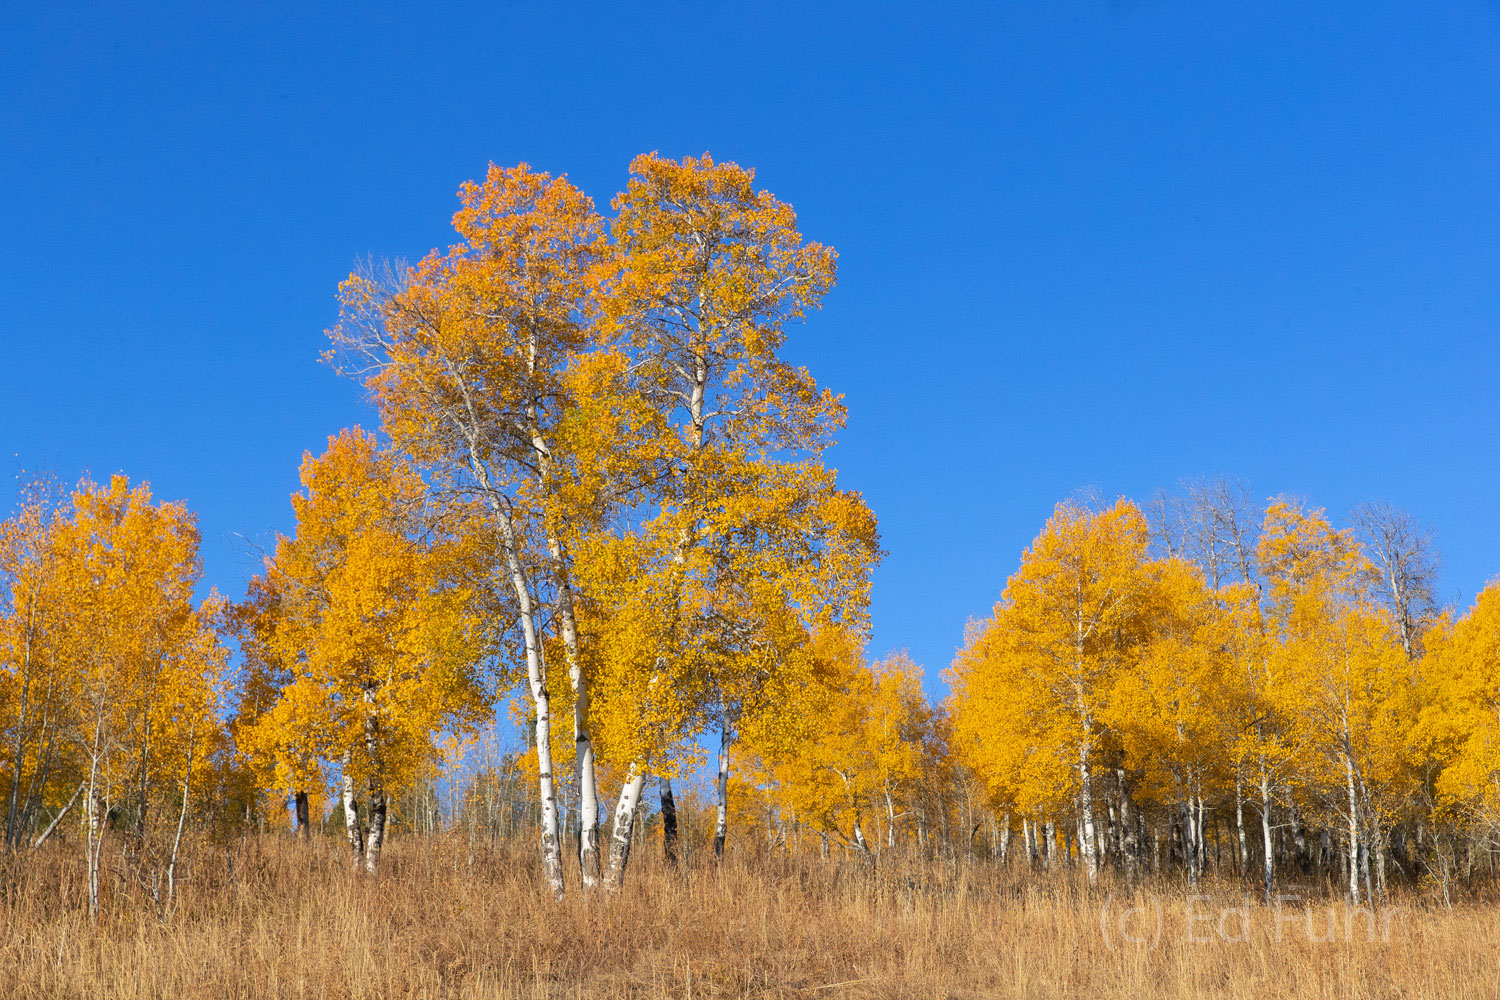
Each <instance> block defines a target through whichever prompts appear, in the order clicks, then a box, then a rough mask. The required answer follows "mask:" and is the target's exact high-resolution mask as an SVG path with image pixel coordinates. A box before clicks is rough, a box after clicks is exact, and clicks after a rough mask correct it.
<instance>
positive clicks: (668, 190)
mask: <svg viewBox="0 0 1500 1000" xmlns="http://www.w3.org/2000/svg"><path fill="white" fill-rule="evenodd" d="M631 172H632V176H631V179H630V181H629V183H628V185H627V187H626V189H625V191H624V192H623V193H621V194H620V195H619V196H618V197H617V198H616V199H615V202H614V207H615V210H616V215H615V219H614V223H613V240H614V245H615V251H616V256H615V261H616V263H615V265H614V269H613V272H612V274H611V277H610V280H609V283H608V291H607V293H606V294H605V295H604V297H603V299H602V305H603V321H604V323H605V325H606V326H607V328H609V329H610V330H613V331H618V332H619V335H620V336H621V337H623V338H625V340H626V342H627V343H628V344H629V346H630V349H631V350H632V352H633V354H634V355H635V356H636V357H637V358H639V368H638V369H637V378H638V379H639V383H640V385H641V392H642V394H643V395H644V396H645V397H647V398H648V399H650V400H651V401H652V402H653V404H654V405H655V406H656V407H657V408H658V411H659V412H660V413H661V414H662V415H663V417H664V418H665V419H666V420H667V421H668V422H669V423H670V424H671V425H672V426H673V427H674V428H675V430H676V434H675V435H674V436H673V437H671V438H670V439H668V443H669V444H670V445H671V448H670V451H669V452H668V453H667V454H666V455H664V456H663V459H664V460H663V463H662V467H663V468H664V470H666V472H667V475H666V476H664V477H663V478H662V480H661V485H660V492H659V494H658V503H659V505H660V513H659V515H658V517H657V524H656V526H655V527H653V529H652V534H654V535H655V536H656V537H657V538H659V539H661V540H662V541H663V542H664V543H665V544H666V545H667V547H668V551H669V558H668V561H667V565H668V567H669V569H668V570H667V576H668V577H669V582H668V584H667V587H666V594H665V595H664V602H665V603H664V611H665V613H666V614H667V615H668V616H675V615H677V614H679V613H680V609H681V608H682V606H683V605H682V594H681V589H682V586H683V584H682V583H679V582H672V581H673V580H674V579H675V580H678V581H680V580H683V579H685V575H686V571H687V563H688V558H689V556H690V554H691V553H692V552H693V550H694V549H696V548H697V547H698V546H700V545H702V544H704V543H705V541H707V540H708V533H707V532H706V531H705V521H706V519H707V517H708V515H709V514H710V513H711V512H712V511H713V510H715V509H717V508H719V507H720V506H721V505H722V504H724V503H725V502H726V501H728V500H730V498H731V497H732V496H733V493H732V490H733V486H734V483H735V480H736V479H737V478H739V476H738V475H737V473H738V470H739V469H740V468H741V467H743V465H744V464H745V463H747V462H754V461H756V460H757V459H758V457H759V456H763V455H765V454H767V453H768V452H776V453H778V454H782V455H794V454H801V455H807V456H815V455H816V454H817V453H818V452H819V451H820V450H821V449H822V448H823V447H825V446H826V445H827V444H829V443H831V434H832V431H833V430H835V429H836V428H837V427H838V426H839V425H841V424H842V421H843V409H842V407H841V406H840V405H839V403H838V401H837V400H836V399H835V398H834V396H833V395H832V394H831V393H829V392H828V391H827V390H820V389H819V388H818V387H817V385H816V383H815V382H814V381H813V380H812V378H811V376H810V375H808V373H807V372H806V371H804V370H802V369H799V368H796V367H794V366H792V365H790V364H788V363H787V362H786V361H784V360H783V359H782V358H781V357H780V353H779V352H780V349H781V347H782V343H783V341H784V339H785V336H786V332H785V328H786V326H787V325H788V324H789V323H793V322H796V321H799V320H801V319H802V318H803V317H804V316H805V315H806V313H807V312H808V311H809V310H810V309H813V308H815V307H816V306H817V305H818V303H819V302H820V300H821V298H822V296H823V294H824V293H825V292H826V291H827V290H828V288H829V287H831V285H832V282H833V273H834V253H833V251H832V250H830V249H828V248H826V247H823V246H821V245H818V244H815V243H807V242H805V241H804V240H803V238H802V236H801V234H800V233H799V232H798V231H797V228H796V217H795V215H794V213H793V212H792V210H791V208H790V206H787V205H785V204H783V203H781V202H779V201H777V200H776V199H775V198H774V197H773V196H771V195H770V194H769V193H767V192H764V191H757V190H756V189H755V186H754V173H753V172H752V171H749V170H746V169H743V168H741V167H739V166H737V165H735V164H732V163H715V162H714V161H713V160H712V159H711V158H710V157H708V156H707V155H705V156H703V157H702V158H696V159H695V158H691V157H689V158H685V159H683V160H681V161H671V160H667V159H664V158H662V157H660V156H657V155H655V154H651V155H646V156H641V157H637V158H636V160H635V161H634V163H632V165H631ZM661 634H662V635H663V637H664V638H667V639H674V638H675V639H680V638H681V637H682V636H683V634H684V633H683V631H682V630H681V629H680V628H676V627H668V628H665V629H663V630H662V631H661ZM679 655H680V651H679V650H678V649H676V648H673V647H672V646H670V645H668V646H664V647H662V648H661V649H660V650H659V653H658V655H657V657H656V658H655V660H654V661H653V665H652V667H651V668H650V671H651V675H652V676H654V677H658V678H659V676H660V673H661V671H663V670H665V669H669V667H668V661H670V660H672V659H674V658H677V657H678V656H679ZM653 687H654V688H663V687H665V685H662V684H661V683H660V682H659V680H658V682H657V683H656V684H655V685H653ZM632 766H633V771H632V774H631V775H630V778H629V780H627V782H626V783H625V786H624V788H623V790H622V792H621V796H620V800H619V803H618V805H617V808H616V810H615V833H614V836H613V839H612V842H611V849H610V850H611V855H610V865H609V873H608V878H607V880H608V881H609V882H610V883H611V884H614V885H618V884H619V882H620V880H621V878H623V874H624V862H625V858H626V857H627V856H628V852H629V837H630V830H631V829H632V827H633V817H634V812H635V809H636V805H637V803H638V800H639V792H640V787H641V784H642V782H643V781H644V776H645V773H646V769H647V768H648V767H649V766H650V763H649V761H648V760H647V759H639V760H636V761H635V762H634V764H633V765H632Z"/></svg>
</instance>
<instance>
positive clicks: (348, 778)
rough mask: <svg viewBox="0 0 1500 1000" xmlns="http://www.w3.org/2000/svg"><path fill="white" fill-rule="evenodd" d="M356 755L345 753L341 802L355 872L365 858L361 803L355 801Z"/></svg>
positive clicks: (345, 836) (345, 831)
mask: <svg viewBox="0 0 1500 1000" xmlns="http://www.w3.org/2000/svg"><path fill="white" fill-rule="evenodd" d="M353 764H354V754H353V753H352V752H351V751H349V750H345V751H344V759H343V769H344V773H343V781H342V788H341V791H342V793H343V794H342V797H341V799H340V801H342V802H343V804H344V839H345V840H347V841H348V843H349V854H350V860H351V861H352V863H353V865H354V870H355V871H359V870H360V868H361V867H363V862H364V857H365V835H364V830H363V829H361V827H360V822H359V803H358V802H356V801H355V800H354V770H353Z"/></svg>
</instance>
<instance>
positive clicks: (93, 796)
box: [84, 690, 109, 917]
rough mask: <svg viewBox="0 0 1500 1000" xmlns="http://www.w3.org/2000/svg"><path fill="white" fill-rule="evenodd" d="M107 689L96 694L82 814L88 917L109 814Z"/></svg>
mask: <svg viewBox="0 0 1500 1000" xmlns="http://www.w3.org/2000/svg"><path fill="white" fill-rule="evenodd" d="M107 698H108V692H107V690H106V691H104V692H102V693H101V694H100V697H99V700H98V701H97V702H96V704H95V710H94V738H93V744H92V746H91V748H90V752H89V780H88V786H89V787H88V815H87V816H86V817H84V829H85V837H84V850H85V852H86V857H85V860H86V861H87V863H88V886H89V888H88V893H89V916H90V917H97V916H98V915H99V856H100V855H101V854H102V853H103V851H104V824H105V819H106V817H107V816H108V813H109V801H108V798H107V796H108V791H109V788H108V785H107V784H105V785H104V786H103V788H101V785H100V779H101V777H102V775H101V773H100V771H101V765H102V764H103V763H104V760H103V758H104V753H105V747H104V705H105V702H106V700H107Z"/></svg>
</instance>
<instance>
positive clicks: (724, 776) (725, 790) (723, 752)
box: [714, 724, 729, 859]
mask: <svg viewBox="0 0 1500 1000" xmlns="http://www.w3.org/2000/svg"><path fill="white" fill-rule="evenodd" d="M714 796H715V798H717V799H718V806H719V815H718V817H717V819H716V820H715V822H714V857H715V858H718V859H722V858H723V857H724V841H725V840H726V839H727V838H728V836H729V726H728V725H727V724H726V725H725V726H724V728H723V729H722V730H720V731H719V773H718V775H717V777H715V779H714Z"/></svg>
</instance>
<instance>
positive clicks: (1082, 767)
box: [1078, 732, 1099, 881]
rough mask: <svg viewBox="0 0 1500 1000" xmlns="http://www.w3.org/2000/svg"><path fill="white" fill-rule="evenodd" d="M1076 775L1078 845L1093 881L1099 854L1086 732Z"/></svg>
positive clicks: (1095, 876) (1080, 749)
mask: <svg viewBox="0 0 1500 1000" xmlns="http://www.w3.org/2000/svg"><path fill="white" fill-rule="evenodd" d="M1078 777H1079V788H1078V808H1079V810H1080V812H1081V813H1082V816H1081V817H1080V818H1081V819H1082V820H1083V835H1082V839H1081V841H1080V842H1079V845H1078V846H1079V849H1080V850H1081V851H1082V853H1083V860H1084V863H1085V864H1086V865H1087V866H1088V872H1089V881H1093V880H1094V879H1095V878H1098V876H1099V855H1098V850H1097V845H1096V844H1095V841H1094V782H1093V775H1092V773H1091V770H1090V768H1089V740H1088V733H1087V732H1085V734H1084V739H1083V742H1082V743H1080V744H1079V747H1078Z"/></svg>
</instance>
